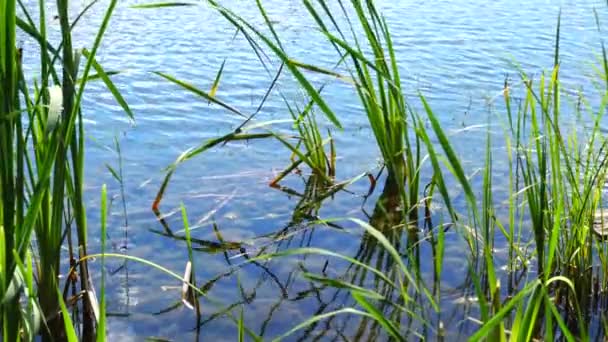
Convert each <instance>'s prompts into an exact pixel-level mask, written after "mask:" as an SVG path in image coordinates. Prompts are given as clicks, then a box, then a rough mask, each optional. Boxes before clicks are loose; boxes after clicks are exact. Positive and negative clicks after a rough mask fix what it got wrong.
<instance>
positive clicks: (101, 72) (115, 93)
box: [82, 49, 135, 121]
mask: <svg viewBox="0 0 608 342" xmlns="http://www.w3.org/2000/svg"><path fill="white" fill-rule="evenodd" d="M82 54H83V55H84V56H85V57H86V58H89V56H90V53H89V51H88V50H87V49H83V50H82ZM91 63H92V64H93V68H95V71H96V72H97V74H96V75H94V76H98V77H99V78H101V80H102V81H103V83H104V84H105V85H106V87H107V88H108V90H109V91H110V92H111V93H112V95H113V96H114V99H115V100H116V102H118V104H119V105H120V106H121V107H122V109H123V110H124V111H125V113H127V115H128V116H129V119H131V121H135V116H134V115H133V112H132V111H131V108H129V104H128V103H127V101H125V99H124V97H122V94H121V93H120V91H118V88H116V86H115V85H114V82H112V80H111V79H110V77H109V75H108V74H107V73H106V72H105V70H104V69H103V67H102V66H101V65H99V63H97V61H96V60H95V58H91ZM90 79H91V78H90V77H89V78H88V80H90Z"/></svg>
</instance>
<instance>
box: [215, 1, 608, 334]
mask: <svg viewBox="0 0 608 342" xmlns="http://www.w3.org/2000/svg"><path fill="white" fill-rule="evenodd" d="M303 3H304V6H305V7H306V9H307V10H308V13H309V14H310V15H311V17H312V18H313V19H314V21H315V22H316V23H317V25H318V28H319V29H320V31H321V32H322V33H323V34H324V35H325V37H326V38H327V40H328V43H329V44H331V45H332V46H333V47H334V48H336V50H338V52H339V53H340V56H343V57H344V56H347V57H348V58H350V62H351V65H350V67H351V68H349V70H350V79H351V80H352V82H353V83H354V84H355V87H356V89H357V91H358V94H359V97H360V99H361V103H362V107H363V108H364V109H365V113H366V114H367V116H368V119H369V122H370V126H371V127H372V130H373V132H374V135H375V137H376V142H377V144H378V147H379V149H380V151H381V154H382V156H383V159H384V162H385V165H386V167H387V169H388V170H389V176H388V183H387V187H388V189H385V192H386V191H388V192H389V193H390V192H391V191H392V192H394V193H397V194H399V197H398V198H399V200H400V201H402V203H403V204H404V207H405V208H406V211H407V212H408V213H409V214H410V215H409V216H410V221H417V220H414V219H415V218H416V217H417V216H416V215H415V213H417V205H418V202H419V198H424V196H421V194H420V193H419V192H420V187H419V171H420V169H421V167H422V166H421V165H422V162H423V160H427V159H426V158H421V157H420V153H421V152H420V151H421V150H420V145H421V144H423V145H424V146H425V148H426V153H427V156H428V162H429V163H430V168H431V170H432V173H433V176H432V182H431V184H430V188H431V189H432V191H431V197H430V198H425V200H426V201H434V202H443V204H444V206H445V211H444V212H443V217H444V220H446V219H447V221H448V222H449V223H450V227H454V228H452V229H453V230H455V231H458V232H460V234H461V235H462V236H463V237H464V239H465V240H466V241H467V242H468V246H469V251H468V253H467V255H466V257H465V260H466V262H467V263H468V264H469V273H470V275H469V276H470V279H471V284H470V286H471V289H472V290H473V291H474V293H475V296H476V299H477V304H476V305H475V307H476V312H478V313H477V314H475V315H476V316H475V317H473V316H469V317H468V319H469V320H470V321H475V322H477V323H478V324H479V326H477V327H475V328H473V333H472V336H471V337H472V339H473V340H478V339H489V340H506V339H507V338H509V339H516V340H530V339H532V338H544V339H554V338H564V339H567V340H575V339H577V338H580V339H583V340H586V339H588V338H589V333H590V332H589V328H590V326H589V325H588V323H587V319H586V317H589V316H590V315H591V314H592V312H591V307H592V306H593V303H592V301H597V298H598V296H599V294H600V293H601V292H603V291H604V290H603V289H605V284H606V282H605V277H604V275H603V274H604V270H605V269H606V264H605V260H606V251H605V247H604V244H603V242H602V240H601V239H596V238H595V237H594V236H595V235H602V232H601V229H600V231H598V229H597V228H598V224H597V222H595V223H594V221H597V215H596V211H597V210H598V207H599V205H600V203H601V188H602V186H603V184H604V179H605V175H606V161H607V159H606V155H607V154H606V147H607V142H606V140H605V138H604V137H603V136H602V134H601V131H600V123H601V121H602V118H603V114H604V112H605V110H606V103H607V102H608V87H607V88H606V89H602V90H601V95H600V105H599V108H593V107H592V106H590V105H588V104H587V103H586V102H585V101H583V103H585V106H583V107H578V108H576V109H575V111H576V113H575V114H576V116H578V117H581V116H583V114H588V118H587V120H588V121H590V122H591V123H592V125H591V128H590V129H586V130H583V131H582V134H581V131H580V130H578V129H576V128H575V129H571V130H569V131H568V133H565V132H564V127H563V124H562V123H561V120H562V118H563V117H568V115H570V114H568V113H569V111H570V108H567V107H566V106H565V105H564V104H562V93H563V91H562V89H561V87H562V85H561V82H560V77H559V76H560V72H559V71H560V56H559V36H560V33H559V29H560V24H559V20H558V25H557V34H556V47H555V60H554V68H553V69H552V70H551V72H550V73H549V74H548V75H544V74H543V75H542V76H541V77H540V79H539V80H536V81H533V80H531V79H530V78H529V77H528V76H527V75H526V74H525V73H523V72H520V77H521V79H522V83H523V85H524V89H523V100H522V101H521V102H520V103H517V104H514V102H513V98H512V97H511V94H512V92H514V91H515V90H514V89H511V88H510V87H509V86H508V84H507V85H506V87H505V89H504V100H505V106H504V108H505V111H506V116H505V117H506V118H508V123H505V127H506V128H505V134H504V136H505V142H504V144H505V146H506V149H507V156H508V159H509V179H508V182H509V187H508V192H509V196H508V198H509V199H508V203H507V204H506V205H507V208H508V209H507V210H508V216H507V219H506V221H501V220H500V219H498V217H497V211H498V210H499V209H498V208H497V204H496V203H495V200H494V196H493V191H494V177H495V176H494V175H493V159H494V158H495V156H494V153H493V152H492V151H493V150H492V147H493V141H492V139H493V137H492V135H491V134H490V133H489V132H488V136H487V146H486V156H485V165H484V167H483V172H482V177H483V182H482V187H481V189H475V188H474V186H473V183H472V181H471V180H470V177H469V176H468V175H467V174H466V172H465V168H464V167H463V162H462V160H461V158H460V157H459V156H458V154H457V152H456V148H455V146H454V145H453V144H452V143H451V142H450V140H449V139H448V136H447V134H446V133H445V132H444V130H443V128H442V127H441V125H440V124H439V120H438V115H437V114H435V113H434V111H433V110H432V106H431V104H429V103H428V102H427V100H426V99H425V98H424V96H422V95H421V96H420V102H421V104H422V107H423V112H422V113H423V114H419V113H416V112H415V111H414V110H412V109H411V107H410V106H408V105H407V104H406V101H405V99H404V97H403V95H402V94H403V89H401V85H400V76H399V72H398V70H399V69H398V65H397V61H396V60H395V56H394V52H393V47H392V43H391V39H390V33H389V29H388V27H387V26H386V24H385V22H384V20H383V18H382V16H381V15H380V14H379V13H378V12H377V10H376V9H375V7H374V5H373V2H372V1H354V0H353V1H351V2H350V5H351V7H352V9H353V10H354V12H355V13H356V17H357V19H358V23H359V24H360V25H361V27H360V29H361V31H362V35H363V36H364V37H365V39H366V40H365V42H366V45H365V47H362V45H363V44H362V43H360V42H359V41H358V40H357V35H356V34H354V33H353V37H351V38H350V39H351V40H354V42H353V43H349V42H348V40H347V38H345V34H344V33H343V32H348V31H351V32H354V31H355V29H354V28H353V24H352V22H351V20H350V19H349V18H348V14H347V11H346V10H345V9H344V8H345V7H346V6H345V5H344V4H343V3H342V2H340V8H341V9H342V13H340V15H341V18H347V19H346V21H347V22H348V26H347V29H342V28H341V27H340V25H338V24H337V20H336V17H337V14H334V13H331V12H330V10H329V6H327V4H326V3H325V2H324V1H322V0H320V1H317V3H316V4H313V3H312V2H310V1H304V2H303ZM257 4H258V7H259V9H260V13H261V15H262V16H263V17H264V19H265V20H264V22H265V23H266V26H267V28H268V29H269V31H270V34H268V35H265V34H263V33H262V32H261V31H260V30H259V29H258V28H256V27H254V26H253V25H251V24H250V23H248V22H247V21H245V20H243V19H242V18H241V17H240V16H238V14H236V13H234V12H232V11H230V10H228V9H226V8H223V7H221V6H220V5H219V4H218V3H215V2H212V5H213V6H214V7H215V8H216V9H217V10H218V11H219V13H220V14H222V15H223V16H224V17H225V18H226V19H227V20H228V21H230V22H231V23H232V24H233V25H235V26H236V27H237V28H238V29H239V30H242V31H243V32H247V33H246V34H247V35H250V36H253V37H256V38H257V39H259V40H260V41H262V42H263V43H264V44H265V45H266V46H267V47H268V49H269V50H271V51H272V52H273V53H274V54H275V55H276V57H278V58H279V59H280V60H281V62H282V63H284V64H285V65H286V66H287V69H288V70H289V71H290V72H291V73H292V75H293V76H294V78H295V79H296V80H297V81H298V82H299V84H300V85H301V86H302V88H303V89H304V90H305V91H306V92H307V93H308V94H309V96H310V97H311V101H313V102H314V103H315V105H316V106H318V108H319V109H320V110H321V111H323V112H324V113H325V114H326V116H327V118H328V119H329V120H330V121H332V122H334V123H335V124H336V125H339V122H338V119H339V118H338V117H337V116H336V115H335V114H334V113H333V111H332V110H331V109H330V107H329V106H328V105H327V103H326V102H325V100H324V99H323V96H322V95H321V93H320V92H319V91H318V90H317V89H315V88H314V87H313V86H312V85H311V83H310V82H309V81H308V80H307V79H306V77H305V76H304V74H303V73H302V71H301V70H306V71H312V72H316V73H323V74H326V75H331V76H335V77H339V78H341V79H346V77H343V76H340V75H337V74H336V73H335V72H334V71H330V70H325V69H322V68H319V67H316V66H312V65H308V64H306V63H303V62H299V61H295V60H293V59H291V58H290V57H289V55H288V54H287V52H286V51H285V49H284V48H283V46H282V44H281V41H280V39H279V37H278V33H277V32H276V31H275V29H274V27H273V25H272V21H271V20H269V19H268V18H267V15H266V12H265V10H264V8H263V6H262V4H261V2H260V1H258V2H257ZM315 6H316V7H315ZM318 8H320V9H318ZM329 27H331V28H332V29H331V30H330V29H329ZM598 27H599V25H598ZM335 32H337V33H335ZM368 51H371V57H369V58H368V57H366V53H365V52H368ZM602 52H603V56H602V61H601V65H602V68H603V73H602V72H600V76H601V77H602V78H606V75H607V74H608V67H607V65H608V62H607V60H606V53H605V49H604V48H603V47H602ZM600 83H601V82H600ZM424 122H429V123H430V127H428V128H427V126H426V125H425V124H424ZM408 127H410V128H408ZM410 130H411V131H413V132H410ZM410 135H413V138H412V137H411V136H410ZM581 135H582V136H581ZM410 138H412V139H414V142H413V143H410ZM435 141H437V142H438V143H436V142H435ZM454 182H455V183H456V184H458V185H459V186H460V187H461V188H462V190H463V192H464V198H465V203H464V204H465V208H466V209H465V210H466V212H464V213H463V212H459V211H458V210H457V209H456V208H457V206H456V205H455V202H454V199H453V198H451V196H450V195H449V191H448V187H449V186H451V184H453V183H454ZM433 194H434V195H433ZM383 197H384V199H385V200H387V199H388V198H393V201H394V196H390V197H389V196H382V197H381V202H382V198H383ZM390 203H391V201H390V200H388V201H386V202H385V203H384V204H383V205H382V204H381V205H380V208H383V210H384V215H386V217H391V215H394V214H396V211H395V207H397V206H394V205H390ZM458 207H460V206H458ZM391 208H392V209H391ZM437 215H439V213H434V214H430V213H429V214H428V215H426V218H427V219H430V217H431V216H437ZM373 217H377V215H376V214H375V215H374V216H373ZM373 217H372V220H371V221H370V222H371V225H368V224H366V223H362V222H358V224H360V225H361V226H363V227H365V229H366V230H367V231H368V232H370V234H371V235H372V236H374V237H375V238H377V239H378V240H379V241H380V242H381V243H380V244H379V247H378V248H379V249H384V252H380V253H381V254H382V253H388V255H392V256H393V257H394V260H393V261H392V262H394V263H395V265H397V266H395V265H394V267H396V269H397V271H399V270H401V272H403V273H402V275H401V277H398V278H397V279H399V280H400V281H402V283H400V284H398V286H397V289H399V291H398V293H399V294H400V296H401V298H400V301H401V302H399V303H400V304H402V305H403V306H398V307H397V308H398V310H397V311H392V310H389V311H387V306H386V303H387V302H388V298H387V296H386V293H385V292H383V291H382V290H381V289H383V288H385V287H384V286H381V285H377V286H376V287H374V288H364V287H362V285H363V283H359V284H355V283H350V282H348V281H345V280H344V279H343V278H332V279H328V278H327V277H320V276H312V275H309V278H311V279H314V280H315V281H316V282H320V283H323V284H326V285H327V284H329V285H331V286H334V287H336V288H341V289H348V290H349V291H350V292H351V293H352V296H353V299H354V300H355V303H354V305H353V307H349V308H346V309H340V310H337V311H334V312H330V313H324V314H319V315H316V316H314V317H312V318H310V319H309V320H306V321H305V322H303V323H302V324H300V325H298V326H296V327H295V328H294V329H292V330H290V331H289V332H288V333H287V334H286V335H289V334H291V333H293V332H295V331H297V330H299V329H303V328H305V327H307V326H309V325H312V324H316V322H318V321H320V320H325V319H328V318H330V317H332V316H334V315H337V314H354V315H358V316H361V317H367V318H370V319H372V320H374V321H375V322H376V324H378V325H379V326H381V327H382V328H383V329H384V331H385V333H386V334H387V335H389V336H392V337H393V338H395V339H398V340H400V339H404V336H405V335H404V334H405V331H406V330H407V328H406V327H407V325H406V326H404V325H403V322H404V318H403V316H402V315H400V314H395V312H401V313H403V314H404V315H405V316H407V317H408V319H412V318H413V319H415V320H418V321H419V322H418V323H419V324H421V325H423V326H427V325H429V324H430V325H433V324H431V322H430V321H429V317H431V316H432V315H433V314H434V315H439V317H441V297H440V295H439V293H440V292H441V285H440V281H441V273H442V270H443V266H442V262H443V260H442V256H443V250H444V249H445V246H444V243H445V231H444V226H443V225H440V226H439V227H430V228H432V229H430V231H429V234H430V237H428V239H430V240H431V241H432V243H433V251H434V252H433V254H434V256H435V258H434V260H433V263H434V266H433V270H434V275H435V277H434V279H435V284H433V291H432V292H433V293H432V294H431V293H430V291H428V290H427V288H426V286H425V285H424V284H422V285H420V279H421V277H420V274H419V272H420V268H419V267H420V264H418V263H416V262H414V263H411V264H409V265H407V266H406V265H405V264H403V263H402V261H401V256H400V252H398V251H401V253H403V254H405V255H408V256H412V255H414V254H415V251H416V248H417V247H415V246H416V245H417V244H416V243H413V244H407V245H406V246H405V247H402V246H400V244H399V241H400V234H399V233H396V232H398V231H396V230H395V227H397V226H400V224H397V223H395V222H392V223H390V224H389V227H385V228H383V227H384V225H383V224H381V222H387V221H385V220H380V221H378V220H377V219H373ZM389 221H392V220H389ZM400 222H403V221H400ZM372 226H376V227H372ZM594 228H595V229H594ZM377 229H381V231H379V230H377ZM594 231H595V233H594ZM526 232H531V233H532V237H533V238H532V239H531V240H528V239H527V238H525V236H524V235H525V233H526ZM393 233H396V234H397V238H396V239H393V238H390V236H392V234H393ZM594 234H595V235H594ZM498 236H502V237H504V238H505V239H506V240H507V244H508V245H507V246H508V249H509V260H508V265H507V272H503V271H500V270H499V266H500V265H497V264H496V260H495V258H494V250H495V248H496V246H495V239H496V238H497V237H498ZM600 237H601V236H600ZM412 239H416V237H408V240H412ZM425 239H426V238H425ZM530 246H531V247H532V249H531V250H530V249H529V248H528V247H530ZM372 249H373V250H376V248H372ZM364 250H366V249H364ZM292 253H329V251H318V250H296V251H292V252H284V253H282V254H281V255H282V256H288V255H291V254H292ZM334 255H335V254H334ZM363 255H365V253H364V254H363ZM276 256H277V254H271V255H267V256H260V258H265V257H268V258H270V257H276ZM338 257H340V258H345V259H348V260H352V259H350V258H349V257H348V256H338ZM378 258H379V259H378V260H382V257H380V256H379V257H378ZM414 260H415V258H414ZM352 261H353V265H367V263H368V262H369V261H370V260H368V259H365V258H364V260H363V262H361V261H355V260H352ZM598 264H599V267H598ZM376 265H377V266H378V267H379V268H375V269H373V270H371V271H372V273H374V274H377V275H378V276H379V277H380V278H378V281H376V282H375V283H376V284H378V283H384V282H387V283H389V284H390V283H394V282H392V281H391V280H390V278H388V279H387V278H386V277H387V276H388V275H390V274H392V272H394V271H395V270H394V269H390V267H389V268H388V269H387V268H386V267H384V266H382V263H377V264H376ZM368 270H369V269H368ZM594 270H595V271H594ZM517 273H523V274H524V276H525V277H527V281H526V282H525V283H524V284H523V285H522V284H521V283H516V282H515V281H514V280H513V279H514V277H513V276H514V275H515V274H517ZM412 274H414V275H412ZM504 278H506V279H507V281H508V284H507V286H506V289H505V287H504V286H503V285H501V279H504ZM410 286H411V288H412V289H414V290H413V292H409V290H405V291H404V288H406V289H407V288H408V287H410ZM418 295H422V296H421V297H422V298H425V299H424V300H423V302H424V303H425V304H422V305H419V306H416V308H413V309H412V308H411V307H409V306H407V304H408V303H411V302H412V298H413V297H416V296H418ZM418 298H420V296H418ZM434 299H436V300H437V302H435V300H434ZM392 303H395V302H394V301H393V302H392ZM425 307H430V311H431V314H430V315H429V313H428V309H424V308H425ZM417 310H420V311H417ZM435 322H436V325H434V326H435V327H436V329H431V330H434V331H433V332H432V333H431V336H433V335H434V336H444V334H445V327H443V326H442V323H441V319H440V318H439V320H438V321H435ZM286 335H284V336H283V337H285V336H286Z"/></svg>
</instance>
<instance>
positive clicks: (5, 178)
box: [0, 0, 132, 341]
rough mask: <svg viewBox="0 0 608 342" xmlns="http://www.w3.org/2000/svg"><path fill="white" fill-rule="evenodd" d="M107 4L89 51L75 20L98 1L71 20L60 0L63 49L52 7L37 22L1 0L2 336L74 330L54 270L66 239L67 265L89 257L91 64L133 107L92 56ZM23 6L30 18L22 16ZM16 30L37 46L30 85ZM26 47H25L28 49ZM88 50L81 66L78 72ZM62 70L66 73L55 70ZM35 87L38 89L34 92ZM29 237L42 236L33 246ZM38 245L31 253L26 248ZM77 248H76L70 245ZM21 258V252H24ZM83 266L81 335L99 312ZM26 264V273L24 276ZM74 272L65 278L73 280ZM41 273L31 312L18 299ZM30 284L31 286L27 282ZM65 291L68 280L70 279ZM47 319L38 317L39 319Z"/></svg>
mask: <svg viewBox="0 0 608 342" xmlns="http://www.w3.org/2000/svg"><path fill="white" fill-rule="evenodd" d="M116 3H117V2H116V1H111V2H110V3H109V5H108V8H107V10H106V11H105V14H104V17H103V21H102V24H101V27H100V28H99V30H98V32H97V35H96V37H95V41H94V44H93V46H92V48H91V51H90V52H89V51H87V50H86V49H85V50H83V51H82V53H81V52H80V51H76V50H74V48H73V44H72V40H71V31H72V29H73V27H74V25H75V24H76V23H77V22H78V20H79V19H80V18H81V17H82V15H84V13H85V12H86V11H88V10H89V9H90V8H91V7H92V5H89V6H86V7H85V8H84V9H83V10H82V11H81V12H80V13H78V15H77V16H76V17H75V19H74V20H73V21H71V20H70V18H71V17H72V16H71V14H72V13H70V11H69V3H68V1H67V0H58V1H57V10H58V13H59V26H60V29H61V41H60V43H59V45H58V46H57V47H53V45H52V44H51V43H50V42H49V41H48V36H47V30H46V25H47V23H46V16H47V14H46V10H45V9H46V5H45V3H44V1H42V0H41V1H39V2H38V10H39V13H38V16H39V20H38V22H37V23H36V22H35V21H34V20H33V19H32V16H31V15H30V11H31V10H32V9H30V8H28V7H27V6H26V5H25V4H24V3H22V2H21V1H14V0H3V1H2V2H1V3H0V9H1V14H2V18H3V20H2V28H1V30H0V42H2V44H0V45H1V47H0V56H1V58H0V59H1V61H2V69H1V72H0V86H1V87H2V88H1V89H2V99H1V100H0V103H1V104H2V106H1V108H0V130H1V132H0V135H1V137H2V138H1V139H0V140H1V143H0V148H1V152H0V168H1V169H2V171H0V172H1V177H0V178H1V179H2V180H1V181H0V197H1V200H2V202H1V205H0V219H1V221H2V224H1V225H0V236H1V237H2V238H1V239H0V242H1V246H2V251H3V252H2V255H3V256H2V258H0V263H1V265H0V277H1V278H2V279H1V280H2V286H1V291H0V298H2V301H1V302H0V303H1V304H0V312H1V314H2V320H1V321H2V333H3V337H4V340H6V341H16V340H18V336H19V334H21V333H22V332H23V333H24V335H22V336H21V337H23V338H25V339H33V338H34V336H35V335H36V334H38V330H37V329H30V328H31V327H33V326H43V328H41V329H42V333H43V336H44V337H45V339H49V340H51V339H62V338H66V334H68V336H67V337H69V336H71V332H70V331H69V330H66V329H65V328H64V327H65V324H64V322H62V318H65V319H66V323H67V322H68V319H67V318H66V317H64V316H62V315H61V314H59V312H60V306H61V305H60V304H62V301H63V299H62V297H63V296H65V295H66V292H65V291H64V292H63V293H62V292H61V291H60V288H61V286H60V284H59V278H58V276H59V275H60V274H61V270H60V267H61V265H62V263H61V250H62V248H61V247H62V245H64V244H65V243H66V238H67V240H68V241H67V242H68V247H69V251H70V253H69V254H70V259H71V263H74V264H75V262H76V260H77V259H79V258H80V256H84V255H86V253H87V251H86V245H87V240H86V237H87V228H86V224H87V223H86V211H85V207H84V206H83V203H84V194H83V185H84V180H83V176H84V128H83V121H82V113H81V108H80V104H81V101H82V98H83V94H84V90H85V87H86V84H87V81H88V80H89V79H90V77H91V73H90V72H91V69H95V70H96V71H97V78H101V79H102V80H103V82H104V83H105V84H106V85H107V86H108V89H109V90H110V91H111V92H112V93H113V95H114V97H115V98H116V99H117V101H118V102H119V103H120V104H121V105H122V106H123V108H124V109H125V110H126V112H127V113H128V114H130V115H132V113H131V111H130V109H129V108H128V105H126V102H125V101H124V99H123V98H122V96H121V95H120V94H119V93H118V91H117V90H116V87H114V86H113V84H112V81H111V80H110V79H109V77H108V75H107V74H106V73H105V72H104V70H103V68H101V66H100V65H99V64H97V62H96V61H95V55H96V53H97V50H98V48H99V46H100V42H101V40H102V37H103V35H104V33H105V30H106V28H107V27H108V24H109V20H110V17H111V15H112V12H113V10H114V8H115V6H116ZM17 5H19V7H20V8H21V13H22V14H23V17H24V19H21V18H18V17H17V14H16V6H17ZM17 28H20V29H21V30H22V31H23V32H24V33H26V34H28V35H30V36H31V37H32V38H33V39H34V40H36V41H37V42H38V43H39V47H40V59H39V61H40V69H39V70H40V74H39V75H38V76H37V77H34V78H35V79H36V81H34V83H33V85H32V84H31V81H30V79H31V78H32V75H28V76H29V78H26V75H24V72H23V68H21V63H22V54H23V52H22V51H21V49H18V48H17V47H16V43H15V37H16V31H17ZM26 53H28V52H26ZM82 55H84V61H85V63H84V70H83V71H82V72H79V66H80V61H81V60H83V58H82ZM58 70H61V74H62V76H61V77H59V72H58ZM32 87H33V91H32ZM72 220H74V222H75V226H76V229H75V230H76V235H77V241H75V246H74V245H72V240H71V235H72V228H71V226H72ZM32 235H34V236H35V237H36V239H35V243H34V242H33V240H32ZM31 245H35V246H36V249H37V253H36V254H35V255H36V258H35V259H34V260H32V258H30V257H29V256H30V255H31V252H30V251H29V250H30V246H31ZM74 249H75V250H74ZM26 256H27V258H25V259H24V257H26ZM18 260H27V261H28V262H33V263H35V266H36V267H35V268H32V267H28V265H25V267H22V268H16V264H17V261H18ZM79 265H80V272H79V273H80V274H79V276H80V285H81V290H82V295H83V296H82V297H83V298H84V299H83V308H84V315H83V321H82V331H81V333H80V335H81V337H82V338H83V339H86V340H92V339H93V338H94V336H95V325H96V321H97V319H98V317H95V314H94V312H93V311H94V306H95V305H96V303H94V302H92V300H93V298H94V297H95V296H94V295H93V289H92V285H91V283H90V278H89V275H88V269H87V264H86V261H85V262H81V263H79ZM23 271H27V272H29V273H27V274H23V273H22V272H23ZM73 275H74V274H71V275H70V277H68V278H67V279H69V281H71V279H75V278H74V277H73ZM32 278H35V279H36V286H35V288H32V287H31V286H29V285H28V286H27V287H26V288H27V291H26V294H27V296H28V298H32V296H33V294H34V293H35V294H36V297H37V298H36V303H35V305H33V307H35V308H36V309H39V311H40V312H39V313H38V314H37V317H36V318H35V319H36V320H38V323H36V324H32V323H31V320H32V317H35V316H36V315H34V314H33V313H32V312H31V310H30V311H28V310H22V308H21V306H20V304H19V300H20V297H21V296H22V294H23V290H24V286H23V279H26V280H28V279H32ZM26 283H28V284H29V283H30V282H29V281H26ZM65 285H66V286H65V289H66V290H67V288H68V286H67V285H68V284H67V283H66V284H65ZM40 322H42V323H40Z"/></svg>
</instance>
